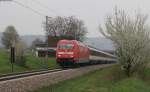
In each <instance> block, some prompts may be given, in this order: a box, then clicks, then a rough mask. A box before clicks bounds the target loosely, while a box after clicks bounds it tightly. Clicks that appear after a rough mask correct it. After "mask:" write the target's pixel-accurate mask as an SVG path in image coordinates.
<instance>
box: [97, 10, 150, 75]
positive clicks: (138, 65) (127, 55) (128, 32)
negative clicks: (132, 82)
mask: <svg viewBox="0 0 150 92" xmlns="http://www.w3.org/2000/svg"><path fill="white" fill-rule="evenodd" d="M146 19H147V16H145V15H142V14H140V13H139V14H137V15H136V16H135V17H134V18H131V17H130V16H129V15H127V14H126V13H125V12H124V11H123V10H117V9H116V10H115V13H114V15H112V16H107V18H106V21H105V27H106V30H103V29H102V28H101V27H100V32H101V33H102V34H103V35H104V36H105V37H107V38H109V39H111V40H112V41H113V42H114V44H115V46H116V55H117V59H118V62H119V64H120V65H121V66H122V67H123V69H124V70H125V73H126V74H127V76H130V75H131V74H133V73H135V72H138V71H143V69H145V68H146V67H147V65H148V62H149V60H150V38H149V36H150V35H149V32H150V30H149V28H148V26H147V25H146Z"/></svg>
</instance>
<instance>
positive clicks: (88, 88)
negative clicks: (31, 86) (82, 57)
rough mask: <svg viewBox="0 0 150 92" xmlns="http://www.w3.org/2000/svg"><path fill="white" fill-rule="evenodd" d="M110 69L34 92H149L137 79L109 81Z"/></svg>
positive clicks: (149, 88)
mask: <svg viewBox="0 0 150 92" xmlns="http://www.w3.org/2000/svg"><path fill="white" fill-rule="evenodd" d="M110 71H111V68H109V69H102V70H98V71H94V72H92V73H89V74H86V75H83V76H80V77H77V78H74V79H71V80H67V81H63V82H60V83H58V84H55V85H52V86H48V87H43V88H41V89H38V90H36V91H34V92H150V86H149V85H148V84H147V83H145V82H144V81H142V80H140V79H138V78H133V77H132V78H124V79H121V80H118V81H113V80H111V76H107V75H109V74H108V73H110Z"/></svg>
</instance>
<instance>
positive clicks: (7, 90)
mask: <svg viewBox="0 0 150 92" xmlns="http://www.w3.org/2000/svg"><path fill="white" fill-rule="evenodd" d="M109 66H111V64H107V65H92V66H86V67H81V68H74V69H67V70H63V71H58V72H52V73H47V74H41V75H34V76H30V77H24V78H18V79H13V80H7V81H1V82H0V92H28V91H32V90H35V89H38V88H41V87H44V86H48V85H51V84H56V83H58V82H60V81H64V80H67V79H71V78H74V77H77V76H81V75H83V74H86V73H89V72H91V71H94V70H98V69H100V68H104V67H109Z"/></svg>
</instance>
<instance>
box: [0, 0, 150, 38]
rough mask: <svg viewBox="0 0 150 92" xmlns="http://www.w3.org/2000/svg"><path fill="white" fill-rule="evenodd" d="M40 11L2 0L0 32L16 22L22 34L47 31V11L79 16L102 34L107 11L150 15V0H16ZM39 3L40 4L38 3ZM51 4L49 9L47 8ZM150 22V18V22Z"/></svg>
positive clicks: (91, 31)
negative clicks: (102, 25)
mask: <svg viewBox="0 0 150 92" xmlns="http://www.w3.org/2000/svg"><path fill="white" fill-rule="evenodd" d="M15 1H18V2H20V3H22V4H24V5H25V6H29V7H30V8H32V9H34V10H35V11H38V12H39V13H41V14H42V15H43V16H41V15H38V14H36V13H34V12H33V11H31V10H29V9H27V8H24V7H22V6H20V5H18V4H16V3H14V2H0V32H3V31H4V29H5V28H6V27H7V26H8V25H14V26H15V28H16V29H17V31H18V33H19V34H21V35H44V31H43V27H42V26H43V25H42V23H43V22H44V21H45V17H44V16H45V15H48V16H50V17H55V16H72V15H73V16H76V17H77V18H79V19H81V20H83V21H84V22H85V26H86V27H87V29H88V32H89V33H88V35H87V36H89V37H94V36H99V35H100V33H99V32H98V25H99V24H104V19H105V17H106V15H108V14H111V13H112V12H113V10H114V7H115V6H117V7H118V8H121V9H124V10H125V11H126V12H127V13H129V14H134V13H135V12H136V11H137V10H140V11H141V12H142V13H146V14H148V15H150V14H149V13H150V1H149V0H15ZM39 3H40V4H39ZM46 7H48V8H49V9H47V8H46ZM149 23H150V22H149Z"/></svg>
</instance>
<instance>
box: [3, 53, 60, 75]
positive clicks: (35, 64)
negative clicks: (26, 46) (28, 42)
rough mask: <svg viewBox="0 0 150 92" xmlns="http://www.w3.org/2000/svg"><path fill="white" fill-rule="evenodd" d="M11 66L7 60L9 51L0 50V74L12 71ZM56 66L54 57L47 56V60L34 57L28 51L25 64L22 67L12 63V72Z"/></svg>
mask: <svg viewBox="0 0 150 92" xmlns="http://www.w3.org/2000/svg"><path fill="white" fill-rule="evenodd" d="M11 66H12V65H11V63H10V60H9V53H7V52H5V51H0V74H6V73H12V69H11ZM56 67H58V65H57V64H56V62H55V58H49V60H48V61H47V60H46V59H45V58H38V57H35V56H34V55H33V54H32V53H31V52H30V53H28V54H27V55H26V66H25V67H22V66H19V65H16V64H14V72H23V71H31V70H39V69H46V68H56Z"/></svg>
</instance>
